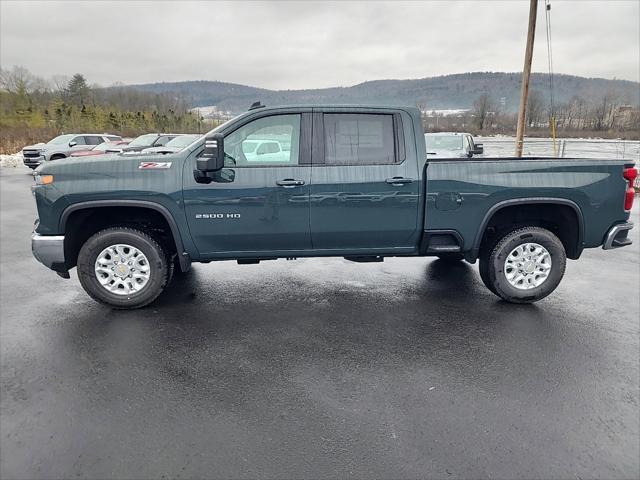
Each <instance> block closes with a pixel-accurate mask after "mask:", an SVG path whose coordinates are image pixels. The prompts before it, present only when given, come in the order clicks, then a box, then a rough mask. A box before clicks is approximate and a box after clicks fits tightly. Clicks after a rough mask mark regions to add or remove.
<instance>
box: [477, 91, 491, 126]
mask: <svg viewBox="0 0 640 480" xmlns="http://www.w3.org/2000/svg"><path fill="white" fill-rule="evenodd" d="M493 108H494V102H493V99H492V98H491V97H490V96H489V95H488V94H486V93H483V94H482V95H480V96H479V97H478V98H477V100H476V101H475V102H473V116H474V119H475V123H476V126H477V127H478V129H479V130H484V127H485V125H486V123H487V119H488V117H489V113H490V112H491V111H492V110H493Z"/></svg>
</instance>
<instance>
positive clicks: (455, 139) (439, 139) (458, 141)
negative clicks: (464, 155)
mask: <svg viewBox="0 0 640 480" xmlns="http://www.w3.org/2000/svg"><path fill="white" fill-rule="evenodd" d="M424 139H425V141H426V142H427V150H462V136H461V135H433V136H425V137H424Z"/></svg>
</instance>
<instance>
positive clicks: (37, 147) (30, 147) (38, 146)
mask: <svg viewBox="0 0 640 480" xmlns="http://www.w3.org/2000/svg"><path fill="white" fill-rule="evenodd" d="M46 146H47V144H46V143H42V142H41V143H35V144H33V145H28V146H26V147H24V148H23V149H22V150H44V149H45V148H46Z"/></svg>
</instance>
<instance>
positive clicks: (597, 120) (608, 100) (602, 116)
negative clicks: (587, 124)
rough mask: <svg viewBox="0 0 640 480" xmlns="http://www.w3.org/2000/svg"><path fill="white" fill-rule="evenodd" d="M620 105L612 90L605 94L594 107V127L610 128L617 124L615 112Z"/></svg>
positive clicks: (597, 128)
mask: <svg viewBox="0 0 640 480" xmlns="http://www.w3.org/2000/svg"><path fill="white" fill-rule="evenodd" d="M617 107H618V104H617V99H616V96H615V95H614V94H612V93H611V92H609V93H607V94H605V95H604V96H603V97H602V99H601V100H600V101H599V102H598V103H597V104H596V105H595V107H594V108H593V128H594V129H595V130H609V129H611V128H612V127H613V126H614V124H615V115H614V112H615V110H616V108H617Z"/></svg>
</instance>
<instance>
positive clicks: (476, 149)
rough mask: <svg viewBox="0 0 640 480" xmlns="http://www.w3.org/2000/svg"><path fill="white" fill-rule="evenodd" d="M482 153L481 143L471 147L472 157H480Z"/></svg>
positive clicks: (482, 146)
mask: <svg viewBox="0 0 640 480" xmlns="http://www.w3.org/2000/svg"><path fill="white" fill-rule="evenodd" d="M483 153H484V145H483V144H482V143H476V144H475V145H474V146H473V154H474V155H482V154H483Z"/></svg>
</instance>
